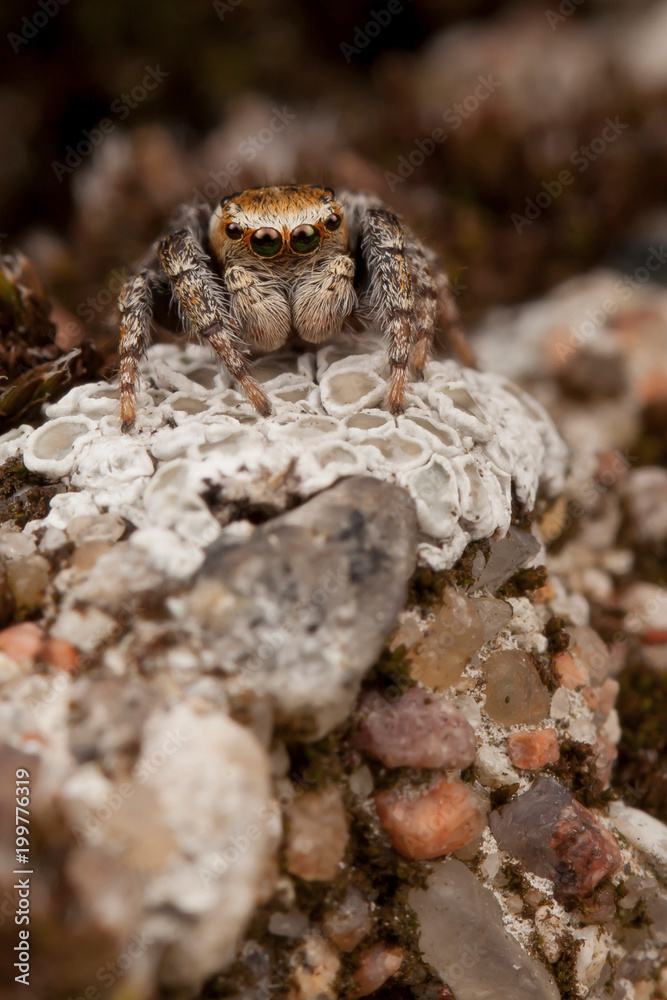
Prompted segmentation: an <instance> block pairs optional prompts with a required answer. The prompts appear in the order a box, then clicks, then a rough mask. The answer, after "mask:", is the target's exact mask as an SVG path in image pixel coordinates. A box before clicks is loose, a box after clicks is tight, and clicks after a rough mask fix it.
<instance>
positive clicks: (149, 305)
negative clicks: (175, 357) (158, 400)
mask: <svg viewBox="0 0 667 1000" xmlns="http://www.w3.org/2000/svg"><path fill="white" fill-rule="evenodd" d="M152 284H153V282H152V280H151V275H150V273H149V272H148V271H140V272H139V273H138V274H135V275H133V276H132V277H131V278H128V280H127V281H126V282H125V284H124V285H123V287H122V288H121V291H120V295H119V297H118V310H119V312H120V350H119V354H120V373H119V381H120V424H121V429H122V430H123V431H124V432H125V433H127V431H129V430H131V428H132V427H133V425H134V420H135V415H136V414H135V395H136V389H137V368H138V365H139V361H140V360H141V358H142V357H143V356H144V354H145V353H146V350H147V348H148V345H149V344H150V331H151V320H152V318H153V288H152Z"/></svg>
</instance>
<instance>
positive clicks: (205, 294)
mask: <svg viewBox="0 0 667 1000" xmlns="http://www.w3.org/2000/svg"><path fill="white" fill-rule="evenodd" d="M157 253H158V257H159V258H160V262H161V264H162V267H163V268H164V270H165V273H166V274H167V275H168V277H169V280H170V282H171V284H172V286H173V289H174V292H175V294H176V297H177V299H178V302H179V305H180V308H181V313H182V315H183V317H184V318H185V320H186V322H187V325H188V326H189V327H190V329H191V330H192V332H193V333H195V334H196V335H197V336H198V337H200V338H201V339H202V340H205V341H206V342H207V343H209V344H210V345H211V347H212V348H213V350H214V351H215V352H216V354H217V355H218V356H219V357H220V359H221V361H222V363H223V364H224V366H225V368H226V369H227V371H228V372H229V374H230V375H231V376H232V378H235V379H236V381H237V382H238V383H239V385H240V386H241V388H242V389H243V391H244V393H245V394H246V396H247V397H248V399H249V400H250V402H251V403H252V404H253V406H254V407H255V409H256V410H257V411H258V413H261V414H262V416H268V414H269V413H270V412H271V404H270V402H269V400H268V397H267V396H266V394H265V393H264V392H263V390H262V389H261V388H260V387H259V385H257V383H256V382H255V380H254V379H253V378H252V377H251V376H250V374H249V373H248V367H247V365H246V362H245V359H244V357H243V355H242V354H241V353H240V351H239V350H238V349H237V347H236V346H235V339H236V338H235V337H234V334H233V333H232V332H231V330H230V329H229V323H228V320H227V308H226V304H225V301H224V298H223V294H222V291H221V289H220V287H219V285H218V282H217V279H216V276H215V274H214V273H213V271H212V270H211V269H210V267H209V266H208V264H207V263H206V254H205V253H204V250H203V249H202V247H201V246H200V245H199V243H198V242H197V240H196V239H195V238H194V237H193V235H192V233H191V232H190V231H189V230H188V229H179V230H177V231H176V232H174V233H171V234H170V235H169V236H167V237H166V238H165V239H164V240H162V241H161V242H160V243H159V244H158V248H157Z"/></svg>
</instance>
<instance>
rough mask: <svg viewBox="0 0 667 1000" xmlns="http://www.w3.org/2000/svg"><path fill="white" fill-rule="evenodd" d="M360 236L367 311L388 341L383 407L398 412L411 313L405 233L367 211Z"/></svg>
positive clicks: (385, 214)
mask: <svg viewBox="0 0 667 1000" xmlns="http://www.w3.org/2000/svg"><path fill="white" fill-rule="evenodd" d="M362 233H363V234H362V239H361V251H362V254H363V257H364V259H365V261H366V265H367V268H368V274H369V279H370V288H369V294H370V304H371V308H372V310H373V313H374V315H375V317H376V319H377V320H378V321H379V324H380V328H381V330H382V332H383V333H384V334H386V335H387V336H388V337H389V339H390V341H391V343H390V347H389V360H390V362H391V369H392V376H391V385H390V388H389V395H388V397H387V404H388V406H389V409H390V410H391V412H392V413H400V412H401V411H402V409H403V396H404V395H405V378H406V370H407V367H408V362H409V360H410V348H411V344H412V327H413V323H414V310H415V296H414V288H413V283H412V277H411V275H410V268H409V266H408V261H407V254H406V250H407V245H406V237H405V232H404V230H403V227H402V225H401V223H400V222H399V220H398V219H397V218H396V216H395V215H394V214H393V213H392V212H389V211H388V210H386V209H371V210H370V211H368V212H367V213H366V215H365V216H364V219H363V222H362Z"/></svg>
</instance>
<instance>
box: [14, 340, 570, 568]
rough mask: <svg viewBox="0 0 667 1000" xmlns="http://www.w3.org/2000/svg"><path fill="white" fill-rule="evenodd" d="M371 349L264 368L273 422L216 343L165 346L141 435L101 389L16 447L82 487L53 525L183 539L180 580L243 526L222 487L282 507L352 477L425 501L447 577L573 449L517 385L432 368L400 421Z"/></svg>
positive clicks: (440, 365)
mask: <svg viewBox="0 0 667 1000" xmlns="http://www.w3.org/2000/svg"><path fill="white" fill-rule="evenodd" d="M370 346H371V347H376V348H377V349H375V350H373V351H372V353H367V351H368V341H366V342H365V345H364V349H365V351H366V352H365V353H362V351H361V350H360V349H358V352H357V353H355V352H354V351H355V349H354V346H352V347H351V346H350V345H349V344H346V345H330V346H327V347H324V348H323V349H321V350H320V351H318V352H317V353H312V354H302V355H280V356H267V357H265V358H263V359H261V360H260V361H258V362H256V363H255V365H254V374H255V376H256V377H257V378H258V379H259V380H260V381H262V383H263V388H264V390H265V391H266V392H267V394H268V396H269V398H270V400H271V403H272V406H273V413H272V414H271V416H269V417H261V416H259V415H258V414H257V413H256V412H255V411H254V410H253V408H252V406H251V405H250V404H249V403H248V402H247V401H246V400H245V398H244V397H243V396H242V395H241V394H240V393H239V392H237V391H235V389H234V388H233V387H232V385H231V384H230V382H229V380H228V378H227V376H226V375H225V374H224V373H223V372H221V371H220V370H219V367H218V365H217V364H216V362H215V361H214V360H213V357H212V356H211V354H210V352H209V351H208V350H207V349H206V348H203V347H199V346H196V345H188V346H186V347H185V348H184V349H183V348H180V347H178V346H176V345H158V346H155V347H153V348H151V350H150V351H149V355H148V357H147V359H146V360H145V361H144V363H143V365H142V390H141V391H140V393H139V398H138V418H137V424H136V429H135V431H134V432H133V433H132V434H130V435H124V434H121V431H120V424H119V417H118V390H117V389H116V388H115V387H114V386H113V385H112V384H109V383H104V382H99V383H94V384H90V385H83V386H79V387H77V388H74V389H72V390H71V391H70V392H69V393H68V394H67V395H66V396H64V397H63V398H62V399H61V400H59V401H58V402H57V403H54V404H52V405H50V406H49V407H47V410H46V414H47V417H48V419H47V421H46V423H44V424H43V425H42V426H41V427H39V428H37V430H32V429H31V428H29V427H24V428H22V433H21V434H20V435H16V434H14V436H13V437H12V438H11V440H7V441H6V442H4V443H3V441H2V440H0V449H4V451H7V453H8V454H10V453H11V454H16V453H18V452H21V453H22V454H23V460H24V462H25V464H26V466H27V467H28V468H29V469H31V470H33V471H34V472H38V473H41V474H42V475H45V476H48V477H50V478H53V479H63V480H65V482H67V483H68V484H69V485H71V486H72V487H73V488H74V491H75V492H69V493H64V494H59V495H58V496H57V497H55V498H54V501H53V503H52V508H51V511H50V513H49V515H48V517H47V519H46V520H47V523H48V524H52V525H54V526H56V527H59V528H62V527H64V526H65V525H66V524H67V522H68V521H69V520H70V519H71V518H72V517H75V516H78V515H80V514H90V513H96V512H97V511H109V512H111V513H114V514H118V515H120V516H122V517H124V518H126V519H127V520H128V521H130V522H131V523H132V524H133V525H134V526H135V527H136V528H137V529H138V532H140V533H141V532H148V531H154V530H155V529H156V528H159V529H161V530H162V531H161V535H160V539H161V543H160V548H161V550H162V552H164V551H165V549H164V548H163V545H164V540H165V538H164V532H165V531H166V532H169V533H170V536H171V537H173V542H174V553H175V558H174V566H173V567H172V568H171V572H172V573H173V575H176V576H178V575H179V573H180V574H181V575H182V573H183V572H186V571H188V572H189V571H190V569H191V567H190V564H189V561H188V560H183V559H182V558H176V554H177V553H178V552H179V551H180V550H181V549H182V547H183V542H186V543H187V544H188V545H189V546H190V547H192V546H196V547H199V548H203V547H204V546H206V545H208V544H210V543H211V542H212V541H214V540H215V539H216V538H218V537H219V536H220V535H221V533H222V532H223V531H225V530H227V531H229V530H238V525H237V526H236V527H235V528H232V527H225V526H224V523H223V524H221V523H220V521H221V519H220V518H219V517H218V518H216V517H215V516H214V515H213V513H211V510H210V508H209V505H207V503H206V500H205V499H204V495H205V494H207V495H208V496H210V494H211V490H212V489H213V490H214V491H217V496H218V498H219V499H220V500H222V501H225V500H227V501H233V502H235V503H237V504H241V505H243V504H244V503H248V502H249V503H253V502H255V503H256V502H260V503H261V502H264V503H266V502H267V500H269V501H270V502H273V503H274V504H277V505H278V507H279V506H280V505H281V504H282V506H286V505H287V504H288V503H291V502H293V500H294V499H305V498H307V497H309V496H311V495H312V494H314V493H316V492H318V491H319V490H322V489H325V488H326V487H328V486H330V485H331V484H332V483H334V482H335V481H336V480H338V479H340V478H342V477H346V476H352V475H360V474H364V473H370V474H371V475H373V476H376V477H378V478H381V479H386V480H390V481H394V482H397V483H399V484H400V485H402V486H404V487H405V488H406V489H407V490H408V492H409V493H410V495H411V496H412V497H413V499H414V501H415V504H416V508H417V516H418V521H419V528H420V530H421V544H420V558H421V560H422V561H423V562H425V563H427V564H429V565H431V566H432V567H433V568H436V569H446V568H448V567H450V566H452V565H453V564H454V563H455V562H456V560H457V559H458V558H459V557H460V555H461V553H462V552H463V550H464V549H465V547H466V545H467V544H468V542H470V541H472V540H475V539H480V538H486V537H490V536H491V535H493V534H494V533H499V534H504V533H505V532H506V531H507V530H508V528H509V526H510V520H511V513H512V496H513V491H514V493H515V494H516V497H517V498H518V500H519V501H520V502H521V503H523V504H525V505H526V506H527V507H529V508H530V507H532V506H533V504H534V501H535V497H536V495H537V492H538V490H539V489H542V490H543V491H544V492H545V493H546V494H548V495H554V494H556V493H558V491H559V490H560V488H561V486H562V482H563V475H564V466H565V457H566V456H565V447H564V445H563V443H562V441H561V439H560V437H559V435H558V433H557V431H556V430H555V427H554V425H553V423H552V422H551V420H550V418H549V416H548V415H547V414H546V412H545V410H544V409H543V408H542V407H541V406H540V405H539V404H538V403H536V402H535V400H533V399H532V398H531V397H530V396H529V395H528V394H527V393H525V392H524V391H523V390H521V389H520V388H518V387H517V386H515V385H513V384H512V383H511V382H509V381H508V380H507V379H506V378H505V377H503V376H498V375H493V374H490V373H486V372H479V371H474V370H472V369H469V368H463V367H461V366H460V365H459V364H457V363H455V362H453V361H432V362H431V363H430V364H429V365H428V368H427V374H426V379H425V380H424V381H423V382H418V383H410V384H409V386H408V391H407V394H406V401H405V402H406V406H405V412H404V413H403V414H402V415H399V416H392V415H391V414H390V413H388V412H387V411H386V410H385V409H384V408H383V401H384V397H385V395H386V385H387V383H386V374H387V370H386V354H385V352H384V350H382V349H381V348H380V347H378V346H377V345H376V344H373V343H371V345H370ZM222 520H223V522H224V519H222ZM141 540H142V539H141V535H140V536H139V537H138V539H137V542H138V543H140V542H141ZM145 542H146V546H147V547H148V548H150V544H149V542H150V538H149V536H148V535H147V536H146V538H145ZM179 542H180V545H179ZM162 561H163V563H164V562H165V560H164V558H163V560H162ZM184 567H185V568H184ZM163 568H164V569H165V570H166V571H167V572H169V571H170V567H169V560H166V565H165V566H163Z"/></svg>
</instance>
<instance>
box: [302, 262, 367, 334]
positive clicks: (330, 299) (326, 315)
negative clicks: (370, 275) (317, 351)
mask: <svg viewBox="0 0 667 1000" xmlns="http://www.w3.org/2000/svg"><path fill="white" fill-rule="evenodd" d="M354 270H355V269H354V261H353V260H352V258H351V257H350V256H349V255H348V254H336V255H335V256H332V257H329V258H328V259H327V260H326V261H325V262H324V264H320V265H318V266H317V267H314V268H313V269H312V271H311V272H310V273H309V274H308V273H307V274H305V275H303V276H302V279H301V280H300V281H299V282H298V283H297V284H295V285H294V286H293V290H292V294H291V304H292V316H293V321H294V328H295V330H296V332H297V333H298V334H299V336H300V337H301V339H302V340H306V341H308V342H309V343H312V344H321V343H322V342H323V341H325V340H328V339H329V338H330V337H333V336H334V335H335V334H337V333H339V332H340V329H341V327H342V325H343V323H344V321H345V320H346V319H347V317H348V316H349V315H350V313H351V312H352V311H353V310H354V307H355V306H356V304H357V294H356V292H355V290H354V285H353V279H354Z"/></svg>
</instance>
